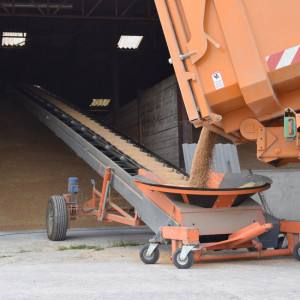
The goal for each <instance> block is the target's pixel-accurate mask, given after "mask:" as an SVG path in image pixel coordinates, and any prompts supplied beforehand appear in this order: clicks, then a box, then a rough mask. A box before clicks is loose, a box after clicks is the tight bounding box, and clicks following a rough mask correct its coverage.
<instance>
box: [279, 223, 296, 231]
mask: <svg viewBox="0 0 300 300" xmlns="http://www.w3.org/2000/svg"><path fill="white" fill-rule="evenodd" d="M279 224H280V232H290V233H300V222H292V221H279Z"/></svg>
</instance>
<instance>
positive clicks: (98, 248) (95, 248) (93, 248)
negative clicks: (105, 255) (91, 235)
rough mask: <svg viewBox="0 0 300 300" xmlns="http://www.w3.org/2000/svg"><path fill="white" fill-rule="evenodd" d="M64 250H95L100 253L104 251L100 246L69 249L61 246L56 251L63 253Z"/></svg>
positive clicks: (72, 246)
mask: <svg viewBox="0 0 300 300" xmlns="http://www.w3.org/2000/svg"><path fill="white" fill-rule="evenodd" d="M64 250H95V251H101V250H104V248H103V247H101V246H88V245H84V244H82V245H71V246H70V247H65V246H61V247H58V251H64Z"/></svg>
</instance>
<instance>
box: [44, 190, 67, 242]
mask: <svg viewBox="0 0 300 300" xmlns="http://www.w3.org/2000/svg"><path fill="white" fill-rule="evenodd" d="M46 226H47V235H48V238H49V240H51V241H64V240H65V239H66V237H67V229H68V213H67V206H66V201H65V199H64V197H62V196H51V197H50V198H49V200H48V204H47V212H46Z"/></svg>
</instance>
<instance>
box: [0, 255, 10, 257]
mask: <svg viewBox="0 0 300 300" xmlns="http://www.w3.org/2000/svg"><path fill="white" fill-rule="evenodd" d="M5 257H11V255H2V256H0V258H5Z"/></svg>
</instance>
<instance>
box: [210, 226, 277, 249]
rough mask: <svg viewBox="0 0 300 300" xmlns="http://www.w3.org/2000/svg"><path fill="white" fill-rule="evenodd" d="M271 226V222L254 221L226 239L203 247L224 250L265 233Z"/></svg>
mask: <svg viewBox="0 0 300 300" xmlns="http://www.w3.org/2000/svg"><path fill="white" fill-rule="evenodd" d="M271 228H273V224H271V223H269V224H264V225H260V224H259V223H258V222H255V223H253V224H251V225H249V226H247V227H245V228H243V229H241V230H239V231H237V232H235V233H233V234H231V235H230V236H229V237H228V240H225V241H221V242H217V243H211V244H209V245H206V246H205V249H206V250H207V251H208V250H225V249H233V248H235V247H237V246H238V245H240V244H244V243H246V242H247V241H249V240H252V239H254V238H255V237H257V236H259V235H261V234H263V233H265V232H266V231H268V230H269V229H271Z"/></svg>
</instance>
